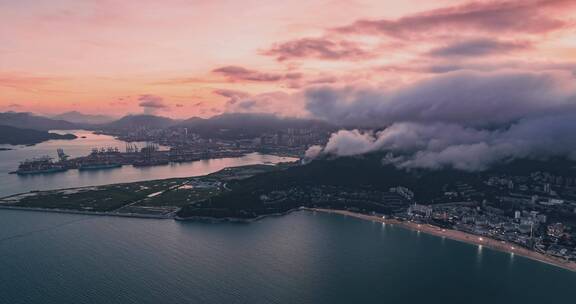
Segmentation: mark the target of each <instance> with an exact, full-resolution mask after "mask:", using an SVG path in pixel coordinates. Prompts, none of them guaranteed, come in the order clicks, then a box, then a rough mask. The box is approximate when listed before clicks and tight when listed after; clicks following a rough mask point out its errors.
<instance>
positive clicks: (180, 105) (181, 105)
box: [175, 103, 184, 108]
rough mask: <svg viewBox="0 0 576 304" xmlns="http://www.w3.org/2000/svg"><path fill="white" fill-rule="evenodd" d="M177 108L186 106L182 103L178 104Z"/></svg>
mask: <svg viewBox="0 0 576 304" xmlns="http://www.w3.org/2000/svg"><path fill="white" fill-rule="evenodd" d="M175 106H176V107H177V108H183V107H184V105H183V104H181V103H177V104H176V105H175Z"/></svg>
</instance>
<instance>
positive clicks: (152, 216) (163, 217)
mask: <svg viewBox="0 0 576 304" xmlns="http://www.w3.org/2000/svg"><path fill="white" fill-rule="evenodd" d="M0 209H5V210H16V211H32V212H51V213H66V214H80V215H95V216H115V217H131V218H144V219H157V220H169V219H174V216H173V215H169V216H168V215H156V214H138V213H116V212H105V211H81V210H70V209H50V208H31V207H19V206H2V205H1V204H0Z"/></svg>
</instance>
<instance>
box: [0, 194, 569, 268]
mask: <svg viewBox="0 0 576 304" xmlns="http://www.w3.org/2000/svg"><path fill="white" fill-rule="evenodd" d="M0 209H6V210H17V211H32V212H52V213H67V214H79V215H95V216H114V217H129V218H143V219H159V220H167V219H168V220H169V219H171V220H174V221H182V222H186V221H206V222H211V223H224V222H229V223H251V222H255V221H259V220H261V219H264V218H268V217H280V216H285V215H288V214H290V213H293V212H296V211H301V210H304V211H309V212H321V213H326V214H336V215H342V216H350V217H354V218H357V219H361V220H365V221H371V222H380V223H384V224H389V225H393V226H398V227H400V228H403V229H406V230H411V231H418V232H424V233H426V234H429V235H433V236H437V237H442V238H448V239H451V240H454V241H459V242H462V243H466V244H469V245H477V246H484V247H486V248H490V249H493V250H496V251H500V252H504V253H509V254H512V255H519V256H522V257H524V258H528V259H531V260H533V261H537V262H541V263H546V264H548V265H552V266H556V267H560V268H562V269H565V270H569V271H572V272H576V263H575V262H571V261H566V260H563V259H559V258H556V257H553V256H548V255H545V254H542V253H539V252H536V251H533V250H530V249H526V248H524V247H521V246H519V245H516V244H513V243H509V242H505V241H498V240H495V239H492V238H488V237H484V236H478V235H474V234H471V233H467V232H463V231H459V230H453V229H445V228H440V227H438V226H434V225H430V224H419V223H415V222H405V221H399V220H396V219H390V218H382V217H380V216H376V215H368V214H362V213H356V212H352V211H347V210H336V209H325V208H308V207H299V208H294V209H291V210H288V211H286V212H281V213H273V214H264V215H259V216H257V217H255V218H248V219H244V218H230V217H227V218H211V217H197V216H193V217H186V218H181V217H179V216H177V215H175V213H173V214H171V215H151V214H136V213H115V212H98V211H80V210H66V209H48V208H28V207H17V206H2V205H0Z"/></svg>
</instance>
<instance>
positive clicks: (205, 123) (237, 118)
mask: <svg viewBox="0 0 576 304" xmlns="http://www.w3.org/2000/svg"><path fill="white" fill-rule="evenodd" d="M176 126H177V127H187V128H190V129H191V131H192V132H195V133H199V134H201V135H206V136H210V137H224V138H226V137H233V138H241V137H246V138H250V137H254V136H258V135H260V134H262V133H264V132H277V131H280V130H286V129H288V128H294V129H303V128H314V129H320V130H322V129H324V130H330V129H331V126H330V125H329V124H327V123H326V122H323V121H319V120H311V119H300V118H284V117H278V116H276V115H272V114H252V113H227V114H221V115H217V116H214V117H211V118H208V119H202V118H198V117H193V118H190V119H187V120H184V121H182V122H180V123H179V124H177V125H176Z"/></svg>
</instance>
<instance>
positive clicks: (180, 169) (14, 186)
mask: <svg viewBox="0 0 576 304" xmlns="http://www.w3.org/2000/svg"><path fill="white" fill-rule="evenodd" d="M59 133H74V134H76V135H77V136H78V137H79V138H78V139H75V140H51V141H47V142H44V143H41V144H38V145H35V146H30V147H27V146H19V147H17V148H15V149H14V150H9V151H0V197H3V196H6V195H11V194H16V193H21V192H28V191H31V190H49V189H59V188H71V187H82V186H93V185H105V184H114V183H126V182H136V181H143V180H152V179H161V178H170V177H186V176H198V175H205V174H209V173H212V172H216V171H218V170H220V169H223V168H226V167H233V166H242V165H252V164H261V163H278V162H285V161H293V160H294V159H293V158H289V157H279V156H273V155H262V154H258V153H252V154H248V155H245V156H243V157H234V158H221V159H210V160H201V161H196V162H189V163H179V164H170V165H166V166H154V167H145V168H135V167H132V166H122V167H121V168H114V169H106V170H93V171H78V170H68V171H66V172H59V173H51V174H39V175H26V176H19V175H16V174H8V173H9V172H10V171H14V170H16V169H17V168H18V165H19V163H20V161H23V160H25V159H27V158H33V157H39V156H44V155H48V156H52V157H54V158H57V153H56V149H57V148H63V149H64V152H65V153H66V154H68V155H70V156H72V157H77V156H85V155H88V154H89V153H90V151H91V150H92V148H94V147H118V148H119V149H120V150H121V151H123V150H124V149H125V145H126V143H125V142H123V141H119V140H116V139H114V138H113V137H111V136H107V135H95V134H92V133H90V132H88V131H82V130H78V131H72V132H71V131H62V132H59ZM81 136H86V138H80V137H81ZM137 144H138V145H139V146H140V147H144V145H145V143H137ZM3 147H9V148H13V147H11V146H3Z"/></svg>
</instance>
